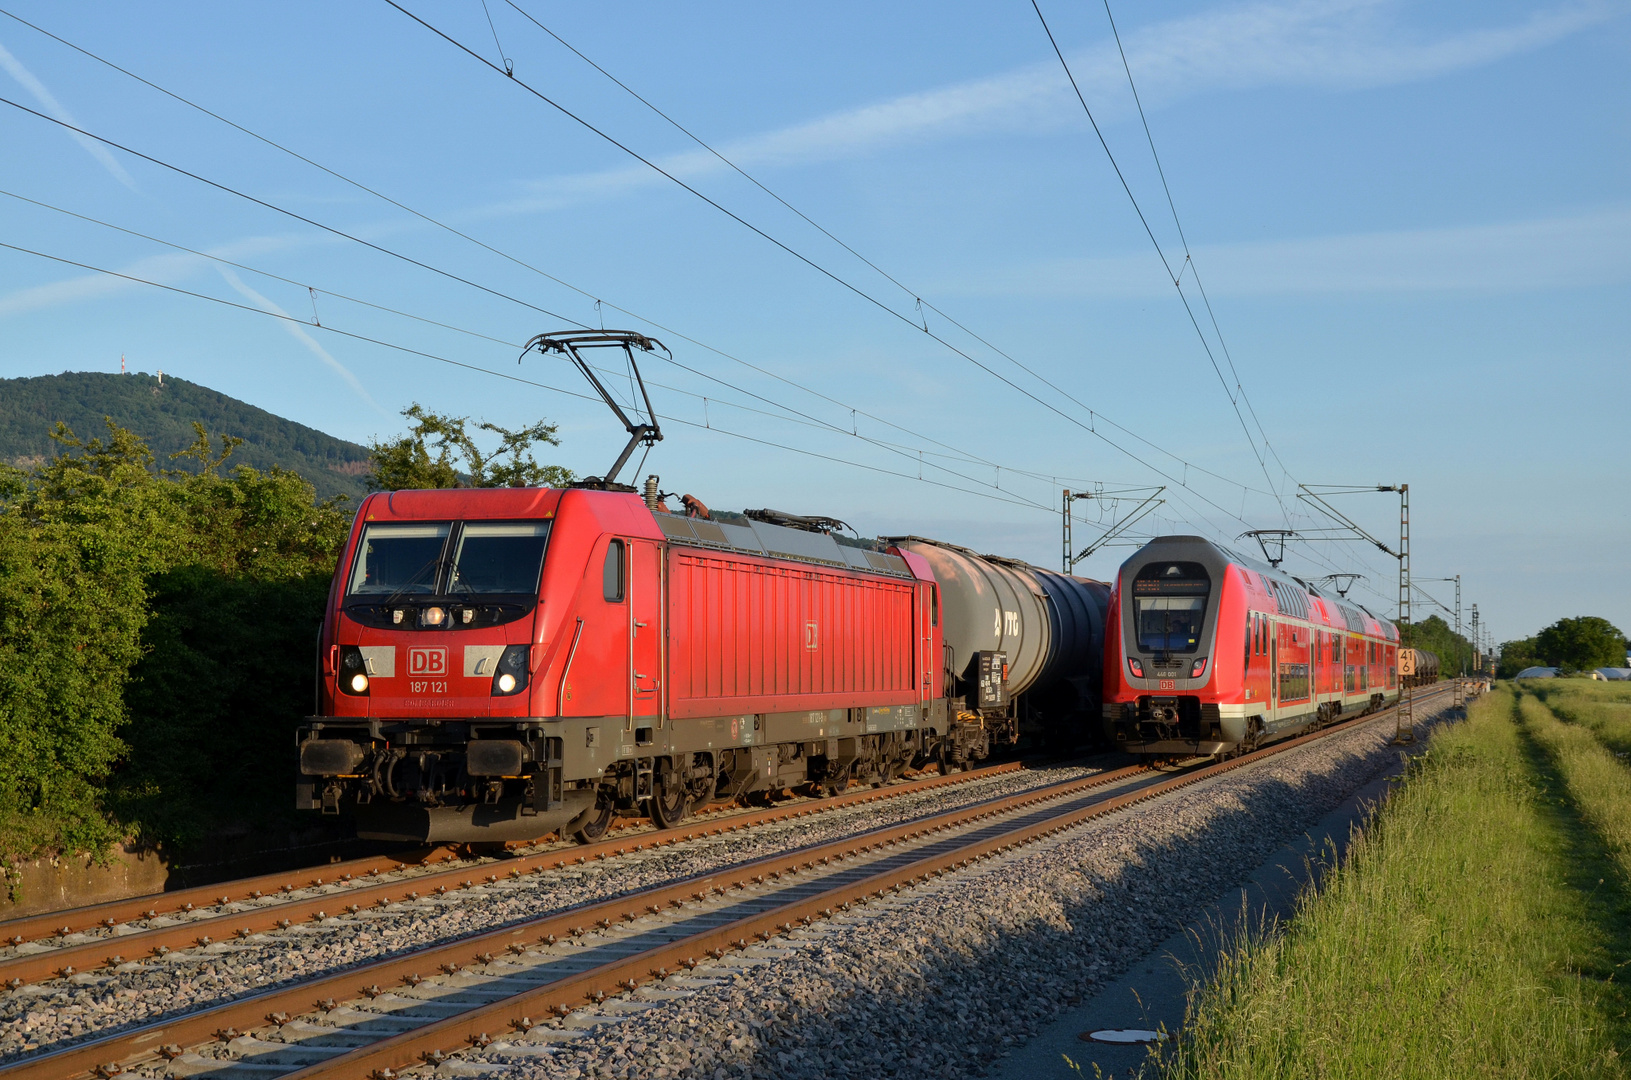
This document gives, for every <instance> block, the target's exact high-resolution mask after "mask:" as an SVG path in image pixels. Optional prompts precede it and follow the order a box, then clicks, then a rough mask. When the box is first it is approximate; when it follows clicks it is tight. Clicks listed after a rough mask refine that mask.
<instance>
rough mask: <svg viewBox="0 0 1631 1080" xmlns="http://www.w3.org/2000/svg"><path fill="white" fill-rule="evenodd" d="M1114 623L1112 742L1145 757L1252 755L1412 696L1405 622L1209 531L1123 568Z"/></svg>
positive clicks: (1107, 681)
mask: <svg viewBox="0 0 1631 1080" xmlns="http://www.w3.org/2000/svg"><path fill="white" fill-rule="evenodd" d="M1110 626H1111V627H1112V629H1111V631H1110V632H1109V633H1108V634H1107V635H1106V647H1105V659H1104V698H1103V709H1104V725H1105V734H1106V735H1107V737H1108V738H1110V739H1111V740H1112V741H1113V742H1114V744H1115V745H1116V746H1117V747H1119V748H1122V749H1126V750H1130V751H1133V752H1135V753H1142V754H1156V755H1163V756H1174V755H1202V756H1205V755H1213V754H1223V753H1228V752H1232V751H1235V750H1238V749H1242V748H1246V749H1249V748H1251V747H1253V746H1255V745H1257V744H1258V743H1259V742H1261V741H1263V740H1265V739H1269V738H1275V737H1279V736H1283V735H1289V734H1291V733H1294V732H1297V731H1301V730H1304V729H1306V728H1310V727H1314V726H1318V725H1321V724H1326V723H1329V722H1330V721H1332V720H1334V719H1335V718H1336V717H1337V716H1339V715H1342V714H1345V713H1352V712H1356V711H1370V710H1373V709H1376V708H1380V707H1381V706H1383V705H1384V704H1386V703H1387V702H1389V701H1392V700H1393V699H1395V698H1397V697H1398V694H1399V672H1398V659H1399V658H1398V652H1399V632H1398V629H1397V628H1396V627H1395V626H1394V625H1393V624H1392V623H1390V622H1388V621H1387V620H1386V619H1381V618H1378V617H1377V616H1375V615H1373V614H1372V613H1370V612H1369V611H1367V610H1365V609H1364V608H1362V607H1359V606H1358V605H1355V604H1351V603H1348V602H1347V601H1345V600H1342V599H1340V598H1336V597H1328V596H1324V595H1322V594H1321V593H1320V591H1319V590H1318V589H1317V588H1315V587H1314V586H1312V585H1310V584H1309V583H1307V582H1305V581H1302V580H1300V579H1298V578H1295V577H1293V576H1291V575H1289V574H1286V573H1283V572H1282V571H1280V570H1278V569H1276V568H1273V567H1270V566H1268V565H1266V564H1263V563H1260V562H1258V561H1256V560H1253V559H1248V558H1245V557H1242V556H1240V555H1237V554H1235V553H1234V552H1232V551H1229V550H1227V549H1225V548H1223V547H1220V546H1219V545H1217V544H1214V543H1212V542H1211V541H1208V540H1204V539H1202V538H1200V537H1198V536H1163V537H1157V538H1156V539H1154V540H1152V541H1151V542H1150V543H1149V544H1148V545H1146V546H1145V547H1143V548H1142V549H1140V550H1139V551H1138V553H1137V554H1135V555H1134V556H1133V557H1132V558H1130V559H1128V560H1127V561H1126V562H1125V563H1123V564H1122V567H1121V572H1120V575H1119V576H1118V579H1117V581H1116V587H1115V591H1114V593H1112V596H1111V606H1110Z"/></svg>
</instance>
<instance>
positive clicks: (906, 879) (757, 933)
mask: <svg viewBox="0 0 1631 1080" xmlns="http://www.w3.org/2000/svg"><path fill="white" fill-rule="evenodd" d="M1433 696H1435V697H1436V696H1440V694H1435V695H1433ZM1391 711H1392V709H1391V708H1389V709H1385V710H1381V711H1379V712H1377V713H1371V714H1367V715H1363V716H1360V717H1356V718H1354V719H1352V720H1348V721H1341V722H1338V723H1336V724H1333V725H1330V726H1327V727H1325V728H1322V729H1320V730H1319V731H1316V732H1312V733H1309V734H1306V735H1302V736H1297V737H1295V738H1291V739H1286V740H1282V741H1279V742H1275V743H1272V744H1270V745H1269V746H1267V747H1264V748H1262V749H1260V750H1256V751H1253V752H1252V753H1250V754H1246V755H1243V756H1241V757H1238V758H1234V759H1231V760H1228V761H1224V762H1220V763H1214V764H1211V765H1207V766H1204V767H1201V768H1199V769H1196V770H1194V771H1192V772H1189V773H1185V774H1182V775H1178V776H1172V777H1168V778H1166V779H1160V778H1154V779H1151V780H1150V782H1148V783H1145V784H1142V785H1139V786H1138V787H1136V788H1135V789H1133V790H1131V791H1127V792H1124V793H1122V794H1119V795H1106V796H1105V797H1103V798H1099V799H1094V800H1093V801H1092V802H1091V803H1089V804H1087V805H1082V806H1078V807H1076V808H1075V809H1071V810H1067V811H1065V812H1063V813H1061V814H1058V815H1051V816H1049V817H1047V818H1046V819H1045V820H1042V821H1039V822H1033V823H1031V824H1023V823H1022V824H1020V825H1019V826H1017V827H1016V828H1015V829H1012V830H1007V831H1005V832H1003V833H1002V834H1000V835H998V836H995V837H992V838H988V839H985V840H979V841H976V842H973V843H970V844H963V845H960V846H958V847H956V848H955V850H953V851H952V852H950V853H943V854H938V855H933V856H929V857H926V858H924V859H919V860H914V861H912V862H911V863H910V864H908V865H907V866H905V867H904V868H898V869H892V870H888V871H886V872H883V873H880V874H875V875H868V876H867V877H866V878H865V879H864V880H863V881H861V882H854V883H850V884H846V885H842V886H839V887H837V888H835V889H831V890H826V891H824V892H822V893H820V894H819V895H818V896H817V897H816V899H814V900H809V899H805V900H799V901H795V902H793V903H791V904H786V905H781V906H778V907H777V908H776V909H774V910H773V911H771V912H769V913H765V914H760V915H754V916H750V917H748V918H745V919H741V920H737V921H736V922H733V923H730V924H728V926H727V927H725V928H713V929H709V930H707V931H704V932H702V933H700V934H692V935H688V936H686V937H684V938H681V939H679V940H678V941H676V942H673V943H670V944H665V945H664V946H662V947H659V948H657V949H655V950H648V951H643V952H641V953H639V954H638V955H635V956H632V957H628V958H625V959H621V960H618V961H615V962H612V963H608V964H604V965H601V966H599V967H596V968H592V969H590V970H589V971H585V972H582V973H579V974H575V975H571V976H568V977H566V978H564V979H561V980H556V981H553V982H550V983H548V984H547V985H544V986H540V987H537V988H535V989H532V990H528V991H526V992H524V993H522V994H519V995H515V996H512V997H507V998H505V999H503V1000H502V1001H499V1002H495V1003H492V1004H490V1005H484V1006H480V1007H478V1008H475V1009H472V1010H468V1011H466V1012H462V1013H460V1014H458V1015H457V1016H454V1017H450V1018H448V1019H446V1020H438V1021H434V1022H431V1023H427V1024H426V1025H424V1026H422V1027H419V1028H416V1029H414V1030H413V1031H410V1032H406V1033H404V1034H402V1035H398V1036H393V1037H389V1038H386V1039H384V1040H381V1041H379V1042H376V1043H374V1044H371V1045H368V1046H364V1047H360V1048H358V1049H356V1050H354V1051H351V1052H348V1053H345V1054H343V1055H339V1056H337V1057H335V1058H334V1059H332V1060H330V1061H328V1062H324V1063H322V1064H320V1065H315V1066H310V1067H308V1068H305V1069H300V1070H299V1071H294V1070H291V1071H290V1073H289V1074H287V1076H286V1077H284V1078H281V1080H295V1078H297V1077H298V1078H300V1080H305V1078H307V1077H313V1076H325V1077H326V1076H357V1077H362V1076H368V1075H373V1074H381V1075H383V1071H384V1070H394V1069H397V1068H402V1067H411V1066H413V1065H416V1064H419V1063H420V1059H419V1057H418V1056H416V1055H422V1054H438V1053H445V1052H447V1051H448V1050H450V1049H458V1048H460V1047H463V1046H466V1045H471V1044H478V1045H479V1044H482V1043H483V1040H485V1039H486V1034H485V1033H486V1032H488V1031H494V1030H497V1031H500V1032H502V1031H504V1030H506V1025H509V1024H510V1022H511V1021H514V1022H517V1023H518V1022H519V1021H521V1020H522V1019H524V1018H526V1017H528V1016H529V1015H530V1014H531V1013H536V1012H539V1011H540V1010H543V1009H545V1008H546V1007H547V1008H548V1009H549V1010H551V1011H555V1012H560V1011H561V1010H563V1009H564V1010H566V1011H570V1010H571V1009H572V1008H573V1007H575V1006H576V1005H578V1004H581V1003H582V1002H583V1001H584V1000H585V999H586V998H587V999H591V1000H599V999H600V998H602V997H604V996H605V995H607V994H614V993H620V992H623V991H626V990H631V989H634V988H636V987H637V986H638V985H640V983H641V982H643V981H647V980H649V979H651V978H654V977H663V976H664V975H666V972H665V971H664V969H665V968H668V967H670V966H683V965H684V964H685V963H686V962H687V961H691V960H694V959H695V957H696V956H697V955H699V954H705V953H708V952H710V951H714V952H715V954H716V955H720V953H719V952H718V950H723V949H726V948H740V947H744V946H745V945H747V944H748V943H749V942H750V940H751V939H752V938H754V937H762V938H765V939H768V938H769V937H770V936H773V935H774V933H775V932H776V931H777V930H784V931H785V930H788V929H791V928H792V926H793V925H794V924H795V923H801V922H803V921H804V920H806V919H811V920H813V919H814V918H816V917H819V916H821V915H830V914H831V913H832V910H835V909H837V908H840V907H842V906H843V905H845V904H853V903H855V902H858V901H860V900H862V899H863V898H865V897H866V896H869V895H880V896H881V895H883V893H884V892H885V891H887V890H889V889H892V888H899V887H902V886H903V885H905V884H907V883H912V882H916V881H918V880H920V879H926V878H927V877H930V876H933V875H935V874H939V873H944V872H946V871H947V870H948V869H952V868H956V867H958V866H961V865H966V864H967V862H969V861H972V860H974V859H976V858H982V857H985V856H988V855H991V854H996V853H1000V852H1002V851H1006V850H1008V849H1009V848H1011V847H1014V846H1016V845H1018V844H1020V843H1025V842H1029V841H1032V840H1035V839H1038V838H1040V837H1042V836H1046V835H1051V834H1053V833H1056V832H1058V831H1060V830H1062V829H1066V828H1070V827H1073V826H1074V825H1077V824H1080V823H1081V822H1083V821H1086V820H1089V819H1091V818H1093V817H1097V816H1100V815H1103V814H1108V813H1113V812H1115V811H1117V810H1121V809H1124V808H1126V807H1128V806H1132V805H1135V804H1137V803H1140V802H1144V801H1146V800H1149V799H1153V798H1157V797H1159V796H1161V795H1164V794H1167V793H1170V792H1172V791H1176V790H1179V789H1181V788H1184V787H1187V786H1190V785H1192V784H1195V783H1199V782H1201V781H1203V780H1206V779H1209V778H1211V777H1214V776H1217V775H1220V774H1222V773H1225V772H1229V771H1232V770H1234V769H1237V768H1240V767H1243V766H1245V765H1249V764H1254V763H1256V762H1259V761H1262V760H1264V759H1266V758H1269V757H1272V756H1275V755H1278V754H1281V753H1284V752H1286V751H1288V750H1291V749H1294V748H1296V747H1299V746H1303V745H1306V744H1307V743H1310V742H1313V741H1315V740H1318V739H1322V738H1325V737H1328V736H1331V735H1334V734H1337V733H1339V732H1342V731H1346V730H1350V729H1353V728H1355V727H1358V726H1362V725H1364V724H1366V723H1370V722H1373V721H1375V720H1378V719H1381V718H1383V717H1385V716H1386V715H1387V714H1388V713H1389V712H1391ZM1144 772H1146V770H1143V769H1141V768H1137V767H1135V768H1133V769H1127V770H1118V773H1119V774H1120V776H1119V779H1122V780H1126V779H1132V778H1133V777H1132V776H1131V775H1130V774H1137V773H1144ZM1115 782H1116V778H1113V774H1100V775H1099V776H1096V777H1090V778H1085V779H1083V780H1079V781H1073V782H1070V783H1067V784H1061V785H1055V786H1054V787H1051V788H1045V789H1041V790H1040V791H1037V792H1026V793H1022V794H1019V795H1014V796H1009V797H1007V798H1004V799H1000V800H995V801H993V802H990V803H986V804H981V805H978V806H975V807H968V808H964V809H962V810H956V811H948V812H946V813H943V814H940V815H936V816H933V817H930V818H925V819H922V820H919V821H916V822H910V823H906V824H902V825H899V826H894V827H891V828H887V829H881V830H876V831H875V832H873V833H869V834H865V835H863V836H859V837H851V838H847V839H844V840H840V841H835V842H833V843H830V844H825V845H819V846H817V847H814V848H808V849H805V850H803V851H800V852H796V853H791V854H786V853H784V854H778V855H772V856H766V857H764V858H761V859H757V860H753V861H751V862H748V863H743V864H739V865H737V866H733V867H729V868H724V869H721V870H719V871H715V872H712V873H709V874H705V875H701V876H698V877H694V878H690V879H687V880H684V881H680V882H674V883H670V884H668V885H665V886H660V887H658V888H656V889H651V890H645V891H642V892H638V893H633V894H629V895H627V896H624V897H620V898H616V899H613V900H608V901H602V902H597V903H594V904H590V905H587V906H584V907H580V908H576V909H572V910H568V911H565V912H558V913H555V914H551V915H546V916H542V917H540V918H537V919H532V920H528V921H526V922H524V923H520V924H516V925H513V926H510V927H505V928H501V929H498V930H494V931H489V932H486V933H483V934H478V935H474V936H472V937H469V938H465V939H462V940H459V941H456V942H452V943H448V944H443V945H435V946H429V947H426V948H423V949H419V950H415V951H413V952H411V953H408V954H405V955H402V956H397V957H389V958H386V959H383V960H380V961H375V962H372V963H368V964H364V965H361V966H359V967H356V968H353V969H350V970H348V971H345V972H341V973H338V974H333V975H328V976H321V977H318V978H316V979H312V980H307V981H303V982H299V983H296V984H294V985H291V986H287V987H282V988H276V989H270V990H266V991H262V992H259V993H255V994H250V995H246V996H245V997H242V998H238V999H235V1000H233V1001H229V1002H225V1003H222V1004H220V1005H215V1006H211V1007H208V1008H205V1009H201V1010H198V1011H196V1012H193V1013H188V1014H185V1015H182V1016H179V1017H174V1018H170V1019H168V1020H160V1021H156V1022H154V1023H151V1024H146V1025H143V1026H141V1027H139V1028H136V1029H132V1030H130V1031H125V1032H116V1033H113V1034H110V1035H106V1036H102V1037H100V1038H94V1039H90V1040H87V1041H85V1042H81V1043H78V1044H75V1045H72V1046H68V1047H64V1048H63V1049H61V1050H57V1051H52V1052H48V1053H45V1054H41V1055H38V1056H36V1057H33V1058H28V1059H25V1060H22V1061H19V1062H17V1063H15V1064H12V1065H9V1066H7V1067H5V1068H0V1077H5V1078H7V1080H11V1078H17V1080H36V1078H46V1077H51V1078H66V1077H78V1076H82V1075H87V1074H97V1075H103V1076H107V1075H113V1074H115V1073H117V1072H119V1071H121V1070H122V1069H123V1068H124V1064H125V1063H127V1062H130V1061H131V1060H132V1059H142V1058H149V1057H151V1056H152V1055H154V1054H156V1053H161V1052H163V1051H164V1050H167V1049H172V1048H174V1049H176V1051H177V1052H179V1047H181V1046H186V1045H197V1044H199V1043H201V1042H206V1041H209V1039H210V1037H212V1036H213V1037H215V1038H232V1037H236V1036H237V1035H238V1034H239V1032H238V1030H237V1028H238V1026H239V1025H243V1026H244V1027H246V1028H248V1027H254V1026H264V1023H270V1024H272V1025H280V1024H282V1023H284V1022H287V1021H288V1020H289V1018H290V1015H291V1013H299V1012H307V1011H310V1009H311V1008H312V1005H313V996H314V995H316V996H317V999H318V1000H317V1001H316V1007H317V1008H319V1009H331V1008H334V1007H335V1002H336V1000H349V999H355V998H363V997H373V996H377V995H379V994H380V993H382V992H383V991H381V990H380V988H379V987H380V984H381V983H382V982H383V983H393V982H398V981H406V982H409V983H412V984H417V983H418V982H419V981H421V976H420V973H421V972H423V971H430V972H432V973H434V972H435V971H436V970H438V969H440V970H443V971H447V972H448V973H449V974H452V973H456V972H459V971H461V970H463V968H464V965H465V964H466V963H469V962H472V959H473V962H475V963H478V964H488V963H491V962H492V961H493V959H494V957H493V955H492V954H493V952H494V951H495V950H505V949H512V950H514V951H516V952H518V953H524V952H526V951H527V948H528V946H526V945H525V944H522V941H523V939H524V938H526V937H527V936H528V935H536V937H535V940H536V941H538V942H539V943H541V944H552V943H553V942H554V941H555V940H556V939H557V938H558V936H559V935H562V934H568V935H575V934H581V933H582V932H583V927H584V925H585V924H590V925H595V924H598V925H599V926H601V927H609V926H611V925H614V924H617V923H620V922H634V921H636V920H638V919H641V918H644V917H645V916H647V915H650V914H656V913H659V912H661V911H663V910H665V909H666V908H668V907H675V908H681V907H684V906H685V905H686V904H687V903H688V902H691V901H698V900H704V899H706V898H707V897H708V896H709V895H710V894H724V893H725V892H726V891H727V890H729V889H732V888H739V887H747V886H748V885H750V884H763V883H764V882H765V880H766V878H767V877H770V878H777V877H779V876H780V875H782V874H797V873H799V872H801V871H802V870H809V869H812V868H813V867H814V866H815V865H817V864H818V863H820V864H826V863H830V862H832V861H834V860H838V861H844V860H847V859H851V858H855V857H857V856H859V855H861V854H864V853H867V852H875V851H877V850H878V849H879V848H883V847H888V846H891V845H895V844H900V843H904V842H909V841H912V840H916V839H919V838H922V837H925V836H929V835H931V834H934V833H939V832H943V831H945V830H947V829H953V828H958V827H960V826H965V825H969V824H972V823H976V822H982V821H985V820H987V819H990V818H992V817H995V816H997V815H1001V814H1007V813H1011V812H1014V811H1017V810H1023V809H1026V808H1028V807H1034V806H1037V805H1040V804H1043V803H1051V802H1057V801H1058V800H1060V799H1064V798H1068V797H1069V796H1071V795H1073V794H1080V793H1082V792H1084V791H1087V790H1088V789H1091V788H1095V787H1104V786H1107V785H1109V784H1112V783H1115ZM722 881H726V882H728V883H727V884H720V882H722ZM324 995H327V996H324ZM262 1021H264V1023H261V1022H262ZM501 1021H503V1022H502V1023H501ZM511 1026H513V1025H511ZM529 1026H530V1021H529ZM172 1056H173V1055H172Z"/></svg>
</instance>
